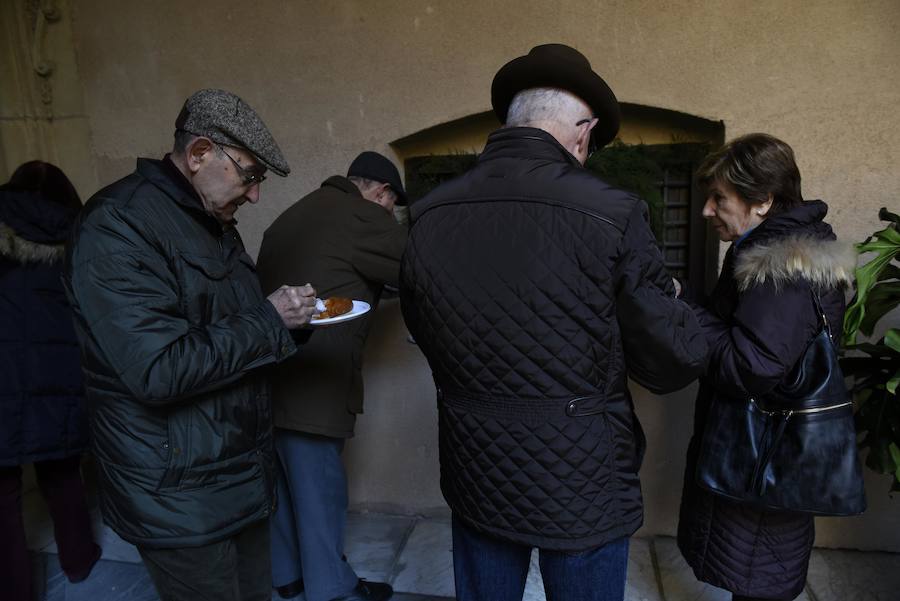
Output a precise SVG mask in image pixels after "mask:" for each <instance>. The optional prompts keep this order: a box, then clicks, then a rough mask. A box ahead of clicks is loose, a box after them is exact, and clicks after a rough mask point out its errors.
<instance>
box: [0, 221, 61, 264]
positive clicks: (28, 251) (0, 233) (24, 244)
mask: <svg viewBox="0 0 900 601" xmlns="http://www.w3.org/2000/svg"><path fill="white" fill-rule="evenodd" d="M65 252H66V247H65V245H64V244H39V243H37V242H31V241H30V240H26V239H24V238H21V237H19V236H18V235H17V234H16V232H15V230H14V229H12V228H11V227H9V226H8V225H6V224H5V223H3V222H0V256H2V257H6V258H7V259H11V260H13V261H15V262H16V263H57V262H59V261H62V259H63V255H65Z"/></svg>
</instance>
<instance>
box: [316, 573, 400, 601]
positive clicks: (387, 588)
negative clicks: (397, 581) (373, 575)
mask: <svg viewBox="0 0 900 601" xmlns="http://www.w3.org/2000/svg"><path fill="white" fill-rule="evenodd" d="M393 594H394V589H393V588H391V585H390V584H388V583H387V582H369V581H368V580H363V579H362V578H360V579H359V582H357V583H356V588H354V589H353V590H352V591H350V594H349V595H344V596H343V597H338V598H337V599H332V600H331V601H386V600H387V599H390V598H391V595H393Z"/></svg>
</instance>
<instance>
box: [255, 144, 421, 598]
mask: <svg viewBox="0 0 900 601" xmlns="http://www.w3.org/2000/svg"><path fill="white" fill-rule="evenodd" d="M405 202H406V196H405V193H404V190H403V184H402V183H401V181H400V174H399V173H398V171H397V168H396V167H395V166H394V165H393V164H392V163H391V162H390V160H388V159H387V158H385V157H384V156H382V155H380V154H378V153H375V152H363V153H362V154H360V155H359V156H358V157H357V158H356V159H354V161H353V163H351V165H350V169H349V171H348V173H347V177H341V176H337V175H335V176H332V177H329V178H328V179H327V180H325V182H324V183H323V184H322V187H321V188H319V189H318V190H316V191H314V192H312V193H311V194H308V195H307V196H305V197H303V198H301V199H300V200H299V201H298V202H297V203H295V204H294V205H293V206H291V207H290V208H288V209H287V210H286V211H285V212H284V213H282V214H281V216H279V217H278V218H277V219H276V220H275V222H274V223H273V224H272V225H271V226H270V227H269V229H268V230H266V233H265V235H264V237H263V243H262V248H261V249H260V253H259V261H258V273H259V277H260V281H261V282H262V286H263V289H264V290H266V291H269V290H270V289H274V288H275V287H277V286H279V285H281V283H282V282H303V283H305V282H313V283H314V284H315V288H316V290H317V291H318V294H319V297H320V298H323V299H324V298H329V297H332V296H341V297H346V298H351V299H356V300H362V301H366V302H368V303H369V304H370V305H372V306H373V307H375V306H376V305H377V304H378V300H379V298H380V296H381V290H382V287H383V286H384V284H394V285H396V283H397V281H398V279H399V271H400V258H401V256H402V255H403V249H404V247H405V245H406V233H407V232H406V228H405V227H404V226H401V225H400V224H398V223H397V222H396V221H395V220H394V219H393V216H392V209H393V207H394V204H395V203H399V204H405ZM371 316H372V313H371V312H370V313H369V314H366V315H364V316H363V317H361V318H358V319H353V320H349V321H346V322H343V323H339V324H335V325H332V326H330V327H327V328H322V329H321V331H317V332H315V333H314V334H313V336H312V337H311V338H310V340H309V342H307V343H306V344H305V345H304V346H303V347H302V348H301V351H300V352H299V353H298V354H297V355H296V356H295V357H294V358H292V359H291V360H288V361H286V362H284V363H283V364H282V365H281V366H279V369H276V370H274V371H273V373H272V387H273V390H272V400H273V415H274V420H275V428H276V429H275V446H276V449H277V451H278V459H279V462H280V468H281V469H280V470H279V473H278V499H279V501H278V509H277V511H276V512H275V514H274V517H273V519H272V581H273V584H274V585H275V588H276V590H277V591H278V593H279V595H281V596H282V597H283V598H290V597H293V596H296V595H298V594H299V593H300V591H303V590H305V593H306V599H307V601H332V600H341V601H356V600H378V601H381V600H384V599H388V598H389V597H390V596H391V594H392V593H393V590H392V589H391V587H390V585H388V584H386V583H380V582H366V581H363V580H360V579H359V578H358V577H357V575H356V573H355V572H354V571H353V569H352V568H351V567H350V565H349V564H348V563H347V562H346V561H345V560H344V559H343V548H344V526H345V523H346V511H347V477H346V473H345V471H344V466H343V463H342V461H341V451H342V450H343V447H344V440H345V439H347V438H350V437H351V436H353V427H354V424H355V422H356V414H358V413H362V410H363V380H362V352H363V346H364V345H365V341H366V337H367V335H368V333H369V327H370V325H371V321H370V320H371Z"/></svg>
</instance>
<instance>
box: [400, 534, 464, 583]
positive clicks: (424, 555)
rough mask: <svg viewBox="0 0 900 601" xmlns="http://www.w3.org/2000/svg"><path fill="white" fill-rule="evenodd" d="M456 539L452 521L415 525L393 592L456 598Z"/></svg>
mask: <svg viewBox="0 0 900 601" xmlns="http://www.w3.org/2000/svg"><path fill="white" fill-rule="evenodd" d="M452 548H453V537H452V534H451V530H450V519H449V518H435V519H429V520H421V521H419V522H417V523H416V525H415V528H413V531H412V533H411V534H410V535H409V538H408V539H407V541H406V545H405V546H404V548H403V550H402V551H401V552H400V558H399V559H398V560H397V564H396V567H395V570H394V573H395V574H396V575H395V576H394V579H393V585H394V590H396V591H398V592H404V593H418V594H420V595H434V596H438V597H454V596H455V592H454V586H453V555H452Z"/></svg>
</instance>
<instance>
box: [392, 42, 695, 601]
mask: <svg viewBox="0 0 900 601" xmlns="http://www.w3.org/2000/svg"><path fill="white" fill-rule="evenodd" d="M491 100H492V103H493V106H494V111H495V113H496V114H497V117H498V118H499V119H500V121H501V122H502V123H505V127H504V128H502V129H500V130H498V131H496V132H494V133H492V134H491V135H490V137H489V138H488V140H487V146H486V147H485V149H484V152H483V153H482V154H481V155H480V156H479V159H478V163H477V164H476V166H475V167H474V168H473V169H472V170H471V171H469V172H468V173H466V174H465V175H463V176H461V177H460V178H458V179H456V180H451V181H450V182H447V183H445V184H443V185H442V186H440V187H438V188H437V189H436V190H435V191H433V192H432V193H431V194H429V195H428V196H426V197H425V198H424V199H422V200H420V201H418V202H417V203H416V204H415V205H413V206H412V219H413V226H412V228H411V230H410V239H409V242H408V245H407V250H406V254H405V255H404V259H403V267H402V274H403V275H402V278H401V288H400V298H401V305H402V309H403V315H404V318H405V320H406V324H407V326H408V327H409V330H410V332H411V333H412V335H413V336H414V337H415V339H416V341H417V342H418V343H419V346H420V348H421V349H422V351H423V353H424V354H425V356H426V358H427V359H428V362H429V364H430V366H431V369H432V372H433V375H434V380H435V385H436V387H437V398H438V412H439V428H440V443H441V444H440V462H441V488H442V491H443V493H444V497H445V498H446V500H447V503H448V504H449V505H450V508H451V510H452V513H453V564H454V572H455V577H456V595H457V599H459V600H460V601H471V600H479V601H511V600H518V599H521V598H522V593H523V590H524V587H525V579H526V575H527V573H528V565H529V557H530V554H531V550H532V548H534V547H537V548H538V549H539V550H540V568H541V574H542V576H543V580H544V587H545V589H546V591H547V598H548V599H564V600H566V601H582V600H598V601H601V600H602V601H611V600H621V599H622V598H623V596H624V590H625V570H626V563H627V558H628V539H629V537H630V536H631V535H632V534H633V533H634V531H635V530H637V529H638V527H639V526H640V525H641V521H642V502H641V490H640V484H639V481H638V468H639V467H640V464H641V459H642V457H643V452H644V437H643V434H642V432H641V427H640V424H639V423H638V420H637V417H636V415H635V413H634V408H633V405H632V401H631V396H630V394H629V391H628V387H627V375H629V374H630V375H631V376H632V377H633V378H634V379H635V380H637V381H638V382H640V383H641V384H643V385H644V386H646V387H648V388H650V389H651V390H653V391H655V392H668V391H672V390H675V389H677V388H680V387H682V386H685V385H686V384H688V383H689V382H690V381H691V380H693V379H694V378H695V377H696V376H697V375H699V374H700V372H701V370H702V369H703V366H704V363H705V358H706V343H705V342H704V338H703V336H702V332H701V329H700V326H699V324H698V323H697V321H696V319H695V318H694V315H693V313H692V312H691V310H690V309H689V307H688V306H687V305H686V304H685V303H683V302H682V301H680V300H677V299H676V298H675V290H674V288H673V282H672V278H671V277H670V276H669V275H668V274H667V273H666V270H665V267H664V264H663V259H662V257H661V256H660V253H659V250H658V249H657V246H656V242H655V241H654V239H653V235H652V234H651V231H650V226H649V223H648V219H647V207H646V205H645V203H644V202H643V201H641V200H640V199H639V198H636V197H635V196H633V195H631V194H628V193H626V192H623V191H621V190H617V189H615V188H612V187H611V186H609V185H608V184H606V183H604V182H603V181H602V180H601V179H599V178H598V177H596V176H595V175H594V174H592V173H590V172H589V171H587V170H585V169H584V168H583V164H584V162H585V160H586V159H587V157H588V154H589V153H590V151H591V149H592V147H602V146H603V145H605V144H607V143H609V142H610V141H611V140H612V139H613V138H614V137H615V136H616V133H617V131H618V128H619V106H618V103H617V101H616V97H615V96H614V95H613V92H612V91H611V90H610V88H609V86H607V85H606V83H605V82H604V81H603V79H602V78H601V77H600V76H599V75H598V74H597V73H595V72H594V71H593V70H592V68H591V65H590V63H589V62H588V60H587V58H585V57H584V56H583V55H582V54H581V53H579V52H578V51H577V50H575V49H573V48H570V47H568V46H564V45H561V44H547V45H543V46H537V47H536V48H533V49H532V50H531V51H530V52H529V53H528V55H526V56H522V57H519V58H517V59H515V60H513V61H511V62H509V63H507V64H506V65H504V66H503V67H502V68H501V69H500V71H499V72H498V73H497V74H496V76H495V77H494V82H493V85H492V89H491Z"/></svg>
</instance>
